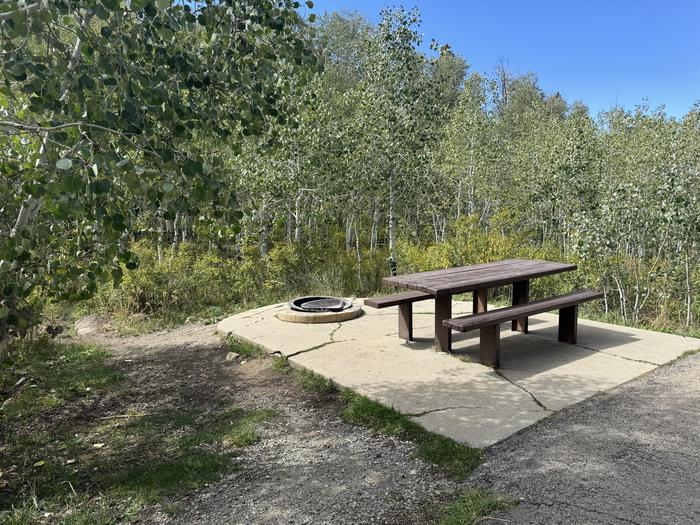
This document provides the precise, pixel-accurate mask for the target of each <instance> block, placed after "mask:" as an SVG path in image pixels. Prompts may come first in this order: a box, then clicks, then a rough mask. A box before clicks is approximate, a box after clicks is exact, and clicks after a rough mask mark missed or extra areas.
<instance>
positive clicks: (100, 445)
mask: <svg viewBox="0 0 700 525" xmlns="http://www.w3.org/2000/svg"><path fill="white" fill-rule="evenodd" d="M104 446H105V444H104V443H94V444H93V445H92V448H102V447H104Z"/></svg>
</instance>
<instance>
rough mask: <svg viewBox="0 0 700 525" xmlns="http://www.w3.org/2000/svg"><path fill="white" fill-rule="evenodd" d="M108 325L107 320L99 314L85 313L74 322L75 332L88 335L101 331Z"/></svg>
mask: <svg viewBox="0 0 700 525" xmlns="http://www.w3.org/2000/svg"><path fill="white" fill-rule="evenodd" d="M107 325H109V321H108V320H107V319H105V318H104V317H102V316H100V315H95V314H92V315H86V316H85V317H81V318H80V319H78V320H77V321H76V322H75V332H76V333H77V334H78V335H89V334H95V333H97V332H101V331H102V330H104V329H105V327H107Z"/></svg>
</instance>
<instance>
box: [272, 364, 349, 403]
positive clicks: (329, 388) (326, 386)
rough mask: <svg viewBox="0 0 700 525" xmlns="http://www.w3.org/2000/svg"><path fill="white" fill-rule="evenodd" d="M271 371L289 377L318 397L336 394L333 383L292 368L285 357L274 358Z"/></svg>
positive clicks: (312, 373) (302, 369)
mask: <svg viewBox="0 0 700 525" xmlns="http://www.w3.org/2000/svg"><path fill="white" fill-rule="evenodd" d="M272 369H273V370H275V371H277V372H282V373H285V374H289V375H291V376H292V377H294V379H295V381H296V382H297V383H298V384H299V386H301V387H302V388H303V389H304V390H307V391H309V392H315V393H316V394H320V395H330V394H334V393H336V392H337V390H336V388H335V385H334V384H333V381H331V380H330V379H326V378H325V377H323V376H321V375H318V374H315V373H314V372H312V371H310V370H306V369H304V368H301V369H297V368H292V367H291V366H289V361H287V358H286V357H278V358H276V359H275V360H274V361H273V363H272Z"/></svg>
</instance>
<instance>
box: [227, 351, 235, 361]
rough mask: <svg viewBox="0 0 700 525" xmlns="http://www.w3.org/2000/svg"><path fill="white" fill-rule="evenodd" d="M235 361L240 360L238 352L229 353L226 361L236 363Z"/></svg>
mask: <svg viewBox="0 0 700 525" xmlns="http://www.w3.org/2000/svg"><path fill="white" fill-rule="evenodd" d="M235 359H238V354H237V353H236V352H229V353H228V354H226V361H234V360H235Z"/></svg>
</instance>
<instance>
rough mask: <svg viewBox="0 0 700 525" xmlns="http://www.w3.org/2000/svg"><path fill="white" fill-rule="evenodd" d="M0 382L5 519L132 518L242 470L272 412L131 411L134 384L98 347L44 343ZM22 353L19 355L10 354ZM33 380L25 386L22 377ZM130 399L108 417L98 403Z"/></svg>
mask: <svg viewBox="0 0 700 525" xmlns="http://www.w3.org/2000/svg"><path fill="white" fill-rule="evenodd" d="M6 355H7V356H8V360H6V361H5V362H3V363H2V366H3V369H2V373H1V374H0V387H1V388H2V392H3V393H4V394H5V396H4V397H7V395H8V393H9V395H10V396H11V397H9V402H7V403H5V404H4V408H3V409H2V410H1V411H0V433H1V434H2V435H3V439H2V440H0V489H1V490H0V523H3V524H4V523H10V524H30V523H32V524H33V523H61V524H64V523H65V524H76V525H77V524H85V525H88V524H90V525H92V524H102V523H104V524H107V523H116V522H128V521H131V520H132V519H134V518H136V517H137V515H138V512H139V511H140V510H141V509H142V508H143V507H144V506H145V505H148V504H151V503H154V502H156V501H159V500H161V499H162V498H164V497H166V496H169V495H172V494H175V493H177V492H179V491H182V490H191V489H195V488H197V487H200V486H202V485H203V484H205V483H209V482H212V481H214V480H216V479H218V478H219V477H220V476H221V475H222V474H224V473H227V472H231V471H234V470H235V469H237V468H238V465H237V462H236V456H237V453H238V449H239V448H240V447H245V446H248V445H250V444H252V443H254V442H256V441H257V440H259V438H260V436H259V433H258V429H259V425H260V424H261V423H263V422H264V421H267V420H269V419H271V418H272V417H274V416H275V412H274V411H272V410H253V411H249V410H244V409H242V408H240V407H225V406H222V407H219V408H217V409H216V410H212V411H210V412H207V413H200V412H194V411H192V412H182V411H177V410H173V412H172V413H160V414H149V413H147V412H143V411H139V412H137V411H135V410H129V409H128V402H129V401H128V399H126V400H123V399H120V397H119V396H120V395H121V394H123V393H125V392H128V390H127V387H128V384H127V381H126V380H125V378H124V377H123V376H122V374H121V373H119V372H118V371H117V370H115V369H114V368H112V367H111V366H110V365H109V363H108V362H107V353H106V352H105V351H103V350H101V349H99V348H97V347H94V346H91V345H82V344H81V345H64V344H59V343H55V342H52V341H39V342H35V343H31V345H30V344H27V346H26V347H23V346H21V347H18V348H15V349H12V351H10V352H8V353H6ZM9 357H13V361H12V362H10V361H9ZM22 377H27V378H28V379H26V380H24V382H22V383H21V384H20V385H19V387H16V386H15V385H16V382H17V380H18V378H22ZM98 398H99V399H100V400H104V399H112V400H113V401H116V402H117V403H124V404H126V406H125V407H124V408H122V410H124V411H125V413H120V414H118V415H115V416H106V417H98V416H99V413H97V414H96V413H95V412H94V410H95V409H94V407H93V405H94V404H95V402H97V401H98Z"/></svg>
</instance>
